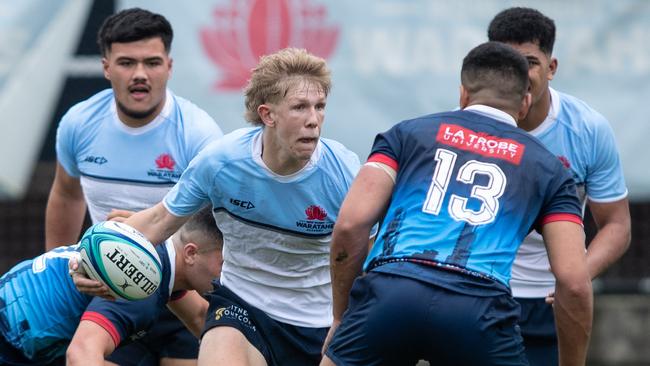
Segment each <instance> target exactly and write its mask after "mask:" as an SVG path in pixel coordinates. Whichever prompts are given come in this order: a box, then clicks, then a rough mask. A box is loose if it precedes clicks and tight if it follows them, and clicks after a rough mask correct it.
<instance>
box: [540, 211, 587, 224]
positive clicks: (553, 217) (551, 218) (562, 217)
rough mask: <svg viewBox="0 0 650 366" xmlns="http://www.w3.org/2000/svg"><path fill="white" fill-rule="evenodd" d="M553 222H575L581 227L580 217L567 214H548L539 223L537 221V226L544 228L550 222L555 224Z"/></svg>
mask: <svg viewBox="0 0 650 366" xmlns="http://www.w3.org/2000/svg"><path fill="white" fill-rule="evenodd" d="M555 221H570V222H575V223H576V224H578V225H582V217H580V216H578V215H574V214H567V213H557V214H550V215H546V216H544V217H543V218H542V219H541V220H540V221H539V226H544V225H546V224H548V223H550V222H555Z"/></svg>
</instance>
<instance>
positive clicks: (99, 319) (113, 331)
mask: <svg viewBox="0 0 650 366" xmlns="http://www.w3.org/2000/svg"><path fill="white" fill-rule="evenodd" d="M81 320H90V321H91V322H93V323H95V324H97V325H99V326H100V327H102V328H104V330H106V331H107V332H108V334H110V336H111V338H113V343H114V344H115V347H116V348H117V346H118V345H119V344H120V341H121V337H120V333H119V332H118V331H117V328H115V325H113V323H112V322H111V321H110V320H108V318H106V317H105V316H104V315H102V314H100V313H97V312H95V311H86V312H85V313H83V315H82V316H81Z"/></svg>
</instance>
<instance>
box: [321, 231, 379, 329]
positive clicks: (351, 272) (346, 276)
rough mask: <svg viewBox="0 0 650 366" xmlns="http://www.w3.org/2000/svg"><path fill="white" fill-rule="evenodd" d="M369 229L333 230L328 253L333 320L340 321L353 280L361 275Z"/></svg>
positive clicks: (366, 252)
mask: <svg viewBox="0 0 650 366" xmlns="http://www.w3.org/2000/svg"><path fill="white" fill-rule="evenodd" d="M369 233H370V228H368V229H367V230H366V229H365V228H363V229H361V230H359V229H356V230H355V229H354V228H349V229H339V230H337V228H335V229H334V236H333V238H332V248H331V253H330V271H331V275H332V296H333V312H334V319H335V320H340V319H341V318H342V317H343V313H344V312H345V310H346V309H347V307H348V296H349V295H350V290H351V288H352V284H353V283H354V280H355V279H356V278H357V277H358V276H359V275H361V268H362V266H363V261H364V260H365V258H366V255H367V254H368V236H369Z"/></svg>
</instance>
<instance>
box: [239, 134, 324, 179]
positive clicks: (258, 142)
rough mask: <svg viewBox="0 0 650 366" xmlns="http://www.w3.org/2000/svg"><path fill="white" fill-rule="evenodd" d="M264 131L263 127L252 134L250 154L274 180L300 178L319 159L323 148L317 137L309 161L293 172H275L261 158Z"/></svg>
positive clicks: (312, 167)
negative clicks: (286, 173) (314, 148)
mask: <svg viewBox="0 0 650 366" xmlns="http://www.w3.org/2000/svg"><path fill="white" fill-rule="evenodd" d="M263 132H264V128H260V130H259V132H258V133H257V134H255V136H253V140H252V143H251V145H252V146H251V154H252V155H253V161H254V162H255V163H257V165H259V166H260V167H262V168H263V169H264V171H266V172H267V173H268V174H269V175H270V176H271V177H273V178H274V179H275V180H277V181H279V182H285V183H287V182H291V181H294V180H296V179H298V178H301V177H302V176H304V175H305V174H307V173H308V172H310V171H311V170H312V169H314V167H315V166H316V164H317V163H318V161H319V160H320V157H321V155H322V154H323V148H322V144H323V143H322V141H321V140H320V139H319V140H318V144H317V145H316V150H314V152H313V153H312V154H311V158H310V159H309V162H307V164H305V166H304V167H302V169H300V170H298V171H297V172H295V173H292V174H289V175H280V174H277V173H275V172H274V171H273V170H271V169H270V168H269V167H268V166H266V163H265V162H264V160H262V133H263Z"/></svg>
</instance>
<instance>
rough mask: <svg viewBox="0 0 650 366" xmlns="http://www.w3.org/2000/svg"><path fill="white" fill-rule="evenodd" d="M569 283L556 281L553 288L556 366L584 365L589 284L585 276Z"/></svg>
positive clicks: (588, 331) (589, 322)
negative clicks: (557, 361)
mask: <svg viewBox="0 0 650 366" xmlns="http://www.w3.org/2000/svg"><path fill="white" fill-rule="evenodd" d="M583 277H584V278H582V279H577V280H576V281H572V282H571V283H563V282H560V281H558V283H557V284H556V289H555V294H556V295H555V302H554V307H553V308H554V311H555V320H556V324H557V334H558V346H559V356H560V366H569V365H570V366H574V365H584V364H585V362H586V357H587V349H588V345H589V337H590V335H591V325H592V317H593V296H592V289H591V281H589V279H588V278H587V275H586V273H585V275H584V276H583Z"/></svg>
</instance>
